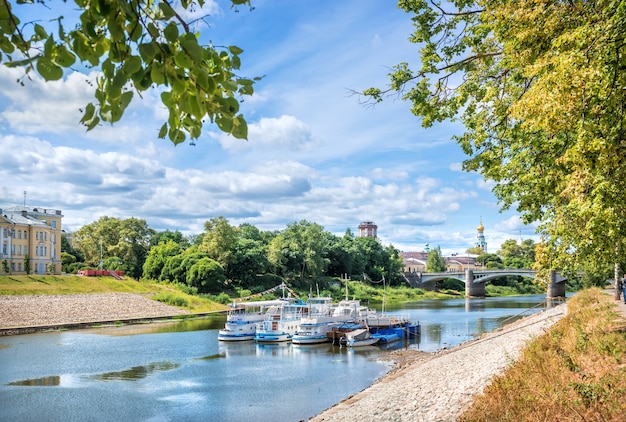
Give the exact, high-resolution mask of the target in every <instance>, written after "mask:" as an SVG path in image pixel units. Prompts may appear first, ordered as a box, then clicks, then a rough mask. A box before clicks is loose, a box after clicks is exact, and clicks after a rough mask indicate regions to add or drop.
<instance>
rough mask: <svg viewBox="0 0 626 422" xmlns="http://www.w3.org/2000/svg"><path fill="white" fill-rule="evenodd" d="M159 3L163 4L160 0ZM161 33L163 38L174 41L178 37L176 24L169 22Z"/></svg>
mask: <svg viewBox="0 0 626 422" xmlns="http://www.w3.org/2000/svg"><path fill="white" fill-rule="evenodd" d="M161 4H164V3H163V2H161ZM163 35H165V39H166V40H168V41H169V42H172V43H173V42H174V41H176V40H177V39H178V26H177V25H176V23H174V22H170V23H169V24H168V25H167V26H166V27H165V30H164V31H163Z"/></svg>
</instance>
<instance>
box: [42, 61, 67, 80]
mask: <svg viewBox="0 0 626 422" xmlns="http://www.w3.org/2000/svg"><path fill="white" fill-rule="evenodd" d="M37 71H38V72H39V74H40V75H41V76H42V77H43V78H44V79H45V80H46V81H58V80H59V79H61V78H62V77H63V69H61V68H60V67H59V66H57V65H56V64H54V63H52V62H51V61H50V60H48V59H47V58H45V57H42V58H40V59H39V60H37Z"/></svg>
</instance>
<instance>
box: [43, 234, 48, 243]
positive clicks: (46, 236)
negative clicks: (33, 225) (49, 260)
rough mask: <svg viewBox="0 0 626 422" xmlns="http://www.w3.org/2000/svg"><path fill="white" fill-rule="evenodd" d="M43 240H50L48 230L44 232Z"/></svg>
mask: <svg viewBox="0 0 626 422" xmlns="http://www.w3.org/2000/svg"><path fill="white" fill-rule="evenodd" d="M43 240H46V241H47V240H48V232H43Z"/></svg>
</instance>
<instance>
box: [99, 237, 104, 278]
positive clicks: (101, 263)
mask: <svg viewBox="0 0 626 422" xmlns="http://www.w3.org/2000/svg"><path fill="white" fill-rule="evenodd" d="M103 264H104V263H103V262H102V238H100V270H102V268H103V266H104V265H103Z"/></svg>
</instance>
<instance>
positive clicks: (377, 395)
mask: <svg viewBox="0 0 626 422" xmlns="http://www.w3.org/2000/svg"><path fill="white" fill-rule="evenodd" d="M566 311H567V305H566V304H563V305H559V306H557V307H554V308H552V309H548V310H545V311H542V312H539V313H537V314H534V315H531V316H529V317H527V318H524V319H522V320H519V321H517V322H516V323H513V324H511V325H507V326H506V327H504V328H502V329H500V330H498V331H495V332H493V333H490V334H486V335H484V336H482V337H481V338H479V339H477V340H474V341H471V342H467V343H464V344H462V345H459V346H457V347H455V348H453V349H450V350H445V351H442V352H438V353H436V354H433V355H430V354H426V353H416V354H415V356H414V357H413V359H415V360H413V361H412V362H410V363H408V364H407V365H406V366H404V367H400V368H397V370H394V371H392V372H390V373H388V374H387V375H385V376H384V377H382V378H381V379H380V380H379V381H378V382H376V383H375V384H374V385H372V386H371V387H369V388H367V389H365V390H363V391H361V392H360V393H358V394H356V395H354V396H352V397H350V398H348V399H347V400H345V401H343V402H341V403H339V404H337V405H335V406H334V407H331V408H330V409H327V410H325V411H324V412H323V413H321V414H319V415H317V416H315V417H313V418H311V419H310V421H311V422H321V421H332V422H337V421H351V422H352V421H361V422H362V421H387V422H389V421H411V422H426V421H445V422H450V421H454V420H455V419H457V418H458V417H459V416H460V415H461V414H462V413H463V411H464V410H465V409H466V408H467V406H469V404H470V403H471V400H472V397H473V396H474V395H476V394H478V393H480V392H482V391H483V388H484V387H485V386H486V385H487V384H488V383H489V381H490V380H491V379H492V378H493V377H494V376H495V375H497V374H499V373H501V372H502V371H503V370H504V369H505V368H507V367H508V366H509V365H510V364H511V363H513V362H514V361H516V360H517V358H518V357H519V355H520V352H521V349H522V348H523V347H524V345H525V344H526V343H527V341H528V340H529V339H531V338H533V337H536V336H538V335H541V334H543V333H544V332H545V331H546V330H547V329H549V328H550V327H551V326H552V325H553V324H554V323H555V322H557V321H558V320H559V319H560V318H561V317H562V316H563V315H564V314H565V312H566ZM406 358H407V357H406V356H404V357H401V360H402V359H406Z"/></svg>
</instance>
